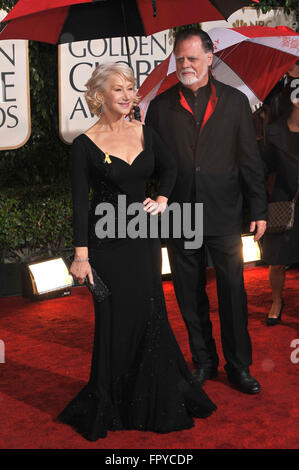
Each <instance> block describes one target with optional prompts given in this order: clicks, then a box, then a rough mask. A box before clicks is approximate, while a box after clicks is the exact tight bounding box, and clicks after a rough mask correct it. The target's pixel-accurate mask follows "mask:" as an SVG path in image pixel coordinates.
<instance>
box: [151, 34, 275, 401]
mask: <svg viewBox="0 0 299 470" xmlns="http://www.w3.org/2000/svg"><path fill="white" fill-rule="evenodd" d="M174 55H175V59H176V69H177V76H178V79H179V83H178V84H176V85H174V86H173V87H172V88H170V89H169V90H167V91H166V92H164V93H162V94H160V95H159V96H157V97H156V98H155V99H154V100H153V101H152V102H151V104H150V106H149V109H148V112H147V115H146V123H148V124H150V125H151V126H152V127H153V128H154V129H155V130H156V131H157V132H158V133H159V134H160V137H161V138H162V139H163V140H164V141H165V142H166V143H167V144H168V146H169V148H170V149H171V150H172V153H173V155H174V156H175V158H176V160H177V164H178V176H177V181H176V184H175V187H174V189H173V191H172V194H171V196H170V198H169V202H170V203H171V202H177V203H180V204H183V203H190V204H191V205H192V207H193V208H194V203H199V202H201V203H203V246H202V247H201V248H198V249H195V248H191V249H190V248H189V249H188V248H186V247H185V240H184V238H183V237H182V238H170V239H169V240H168V253H169V259H170V264H171V271H172V276H173V282H174V287H175V292H176V296H177V300H178V304H179V307H180V310H181V313H182V316H183V319H184V321H185V324H186V326H187V329H188V334H189V342H190V349H191V353H192V359H193V363H194V366H195V371H194V377H195V379H196V380H198V381H199V382H200V383H201V384H204V382H205V381H206V380H208V379H213V378H215V377H216V376H217V372H218V365H219V359H218V354H217V350H216V345H215V341H214V339H213V336H212V323H211V321H210V317H209V300H208V297H207V295H206V291H205V284H206V279H205V247H207V248H208V250H209V253H210V255H211V258H212V261H213V265H214V267H215V271H216V279H217V293H218V305H219V315H220V324H221V339H222V347H223V353H224V357H225V361H226V364H225V370H226V373H227V378H228V380H229V382H230V383H232V384H233V385H234V386H235V387H236V388H237V389H238V390H240V391H242V392H244V393H249V394H256V393H259V392H260V390H261V387H260V384H259V383H258V381H257V380H256V379H255V378H254V377H252V375H251V374H250V371H249V366H250V365H251V363H252V346H251V340H250V336H249V333H248V328H247V324H248V312H247V298H246V292H245V289H244V281H243V259H242V241H241V225H242V201H243V195H244V196H246V198H247V199H248V202H249V207H250V211H251V225H250V231H251V232H255V240H258V239H259V238H260V237H261V236H262V235H263V233H264V231H265V228H266V218H267V198H266V190H265V180H264V170H263V165H262V161H261V158H260V155H259V151H258V148H257V144H256V136H255V130H254V126H253V120H252V114H251V110H250V106H249V103H248V99H247V97H246V96H245V95H244V94H243V93H242V92H240V91H238V90H236V89H234V88H232V87H230V86H228V85H225V84H223V83H221V82H218V81H216V80H214V78H212V76H211V74H210V72H209V66H210V65H211V64H212V61H213V43H212V41H211V39H210V37H209V36H208V34H207V33H205V32H204V31H201V30H196V29H190V30H187V31H183V32H179V33H178V34H177V36H176V39H175V44H174ZM196 229H198V230H200V229H202V227H200V228H199V227H197V228H196Z"/></svg>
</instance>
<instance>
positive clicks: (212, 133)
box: [146, 78, 267, 235]
mask: <svg viewBox="0 0 299 470" xmlns="http://www.w3.org/2000/svg"><path fill="white" fill-rule="evenodd" d="M211 80H212V83H213V84H214V86H215V91H216V100H217V103H216V106H215V108H214V111H213V113H212V115H211V116H210V118H209V119H208V121H207V122H206V124H205V126H204V127H203V129H202V131H201V133H200V134H199V133H197V139H196V141H194V126H195V127H196V122H195V119H194V117H193V115H192V114H191V113H190V112H189V111H187V110H186V109H184V108H183V107H182V105H181V104H180V97H179V89H180V86H181V85H180V84H177V85H174V86H173V87H172V88H170V89H169V90H167V91H166V92H164V93H162V94H161V95H159V96H157V97H156V98H155V99H154V100H153V101H152V102H151V103H150V106H149V109H148V112H147V115H146V122H147V123H149V124H150V125H151V126H152V127H153V128H154V129H155V130H156V131H157V132H158V133H159V134H160V136H161V138H162V139H163V140H164V141H165V142H166V143H167V145H168V146H169V148H170V149H171V150H172V153H173V155H174V156H175V158H176V160H177V164H178V175H177V180H176V184H175V186H174V189H173V191H172V193H171V196H170V199H169V203H171V202H180V203H183V202H189V201H190V196H191V194H190V192H191V191H192V187H193V182H194V183H195V192H196V201H197V202H203V204H204V206H203V207H204V227H203V229H204V235H226V234H232V233H236V232H238V233H239V232H240V231H241V224H242V200H243V194H244V193H245V195H246V197H247V198H248V202H249V207H250V214H251V220H266V219H267V197H266V189H265V176H264V168H263V163H262V159H261V157H260V154H259V150H258V147H257V144H256V135H255V130H254V126H253V119H252V114H251V109H250V106H249V103H248V99H247V97H246V96H245V95H244V94H243V93H241V92H240V91H238V90H236V89H235V88H232V87H230V86H228V85H225V84H223V83H221V82H218V81H216V80H214V79H213V78H212V79H211Z"/></svg>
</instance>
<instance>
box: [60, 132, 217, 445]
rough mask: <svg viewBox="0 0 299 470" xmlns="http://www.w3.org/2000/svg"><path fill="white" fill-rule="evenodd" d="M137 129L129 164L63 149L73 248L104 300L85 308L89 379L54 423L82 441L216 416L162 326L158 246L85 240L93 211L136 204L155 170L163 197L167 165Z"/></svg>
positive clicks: (150, 136)
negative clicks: (82, 255) (85, 255)
mask: <svg viewBox="0 0 299 470" xmlns="http://www.w3.org/2000/svg"><path fill="white" fill-rule="evenodd" d="M143 132H144V150H143V151H142V152H141V153H140V154H139V155H138V156H137V157H136V159H135V160H134V161H133V163H132V164H131V165H129V164H127V163H126V162H125V161H123V160H121V159H119V158H117V157H115V156H111V155H110V156H109V159H108V161H107V158H106V162H105V154H104V153H103V152H102V151H101V150H100V149H99V148H98V147H97V146H96V145H95V144H94V142H93V141H92V140H90V139H89V138H88V137H87V136H86V135H85V134H81V135H80V136H78V137H77V138H76V139H75V140H74V143H73V145H72V188H73V210H74V211H73V214H74V242H75V246H88V248H89V258H90V264H91V265H92V266H93V267H94V268H95V269H96V271H97V272H98V274H99V275H100V276H101V277H102V279H103V280H104V282H105V283H106V284H107V285H108V286H109V287H110V289H111V292H112V295H111V296H110V297H108V298H107V299H106V300H104V301H103V302H102V303H100V304H97V303H96V302H94V308H95V329H94V331H95V334H94V347H93V355H92V363H91V372H90V379H89V382H88V384H87V385H86V386H85V387H84V388H83V389H82V390H81V391H80V393H79V394H78V395H77V396H76V397H75V398H74V399H73V400H72V401H71V402H70V403H69V404H68V405H67V406H66V408H65V409H64V410H63V411H62V413H61V414H60V415H59V419H60V420H61V421H62V422H64V423H67V424H70V425H72V426H73V427H74V428H75V429H76V430H77V431H78V432H79V433H81V434H82V435H83V436H84V437H85V438H86V439H88V440H91V441H94V440H97V439H98V438H100V437H105V436H106V434H107V430H121V429H126V430H129V429H137V430H142V431H154V432H159V433H167V432H170V431H175V430H181V429H186V428H190V427H192V426H193V424H194V422H193V417H198V418H203V417H207V416H208V415H210V414H211V412H212V411H213V410H215V409H216V406H215V405H214V404H213V403H212V402H211V400H210V399H209V398H208V396H207V395H206V394H205V392H204V391H203V390H202V388H201V387H200V386H199V385H198V384H197V383H195V382H194V381H193V377H192V374H191V373H190V371H189V369H188V366H187V364H186V362H185V360H184V357H183V355H182V353H181V351H180V349H179V346H178V344H177V342H176V339H175V337H174V334H173V332H172V330H171V328H170V325H169V323H168V319H167V314H166V309H165V301H164V296H163V289H162V282H161V245H160V241H159V239H152V238H148V237H147V238H136V239H132V238H129V237H127V238H120V237H119V238H117V237H116V238H115V239H102V240H100V239H99V238H98V237H97V236H96V235H95V224H96V221H97V220H98V219H99V216H95V214H94V212H95V207H96V206H97V204H98V203H99V202H109V203H111V204H112V205H114V207H115V208H116V206H117V200H118V199H117V198H118V196H119V195H120V194H125V195H126V196H127V197H128V201H127V202H128V203H130V202H142V201H143V200H144V199H145V188H146V182H147V180H148V179H149V177H150V176H151V174H152V173H153V171H154V168H155V167H156V168H157V169H158V172H159V174H160V188H159V194H161V195H165V196H166V197H167V196H169V193H170V191H171V189H172V186H173V184H174V179H175V176H176V169H175V165H174V163H172V161H171V156H169V154H168V150H167V148H165V146H164V145H163V144H162V142H161V141H160V139H159V137H158V136H157V134H155V133H154V131H153V130H152V129H151V128H149V127H144V129H143ZM109 162H110V163H109ZM90 185H91V187H92V188H93V198H92V201H91V204H90V208H89V211H88V191H89V186H90ZM147 217H153V216H150V215H148V216H147ZM116 219H117V213H116Z"/></svg>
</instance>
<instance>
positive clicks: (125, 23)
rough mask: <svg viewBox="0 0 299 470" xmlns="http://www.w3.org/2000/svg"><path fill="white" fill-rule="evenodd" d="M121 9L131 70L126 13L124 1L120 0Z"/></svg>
mask: <svg viewBox="0 0 299 470" xmlns="http://www.w3.org/2000/svg"><path fill="white" fill-rule="evenodd" d="M121 9H122V14H123V20H124V29H125V41H126V48H127V56H128V64H129V66H130V67H131V69H132V68H133V67H132V61H131V53H130V46H129V38H128V27H127V18H126V13H125V6H124V0H121Z"/></svg>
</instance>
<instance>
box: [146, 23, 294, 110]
mask: <svg viewBox="0 0 299 470" xmlns="http://www.w3.org/2000/svg"><path fill="white" fill-rule="evenodd" d="M208 34H209V36H210V37H211V39H212V41H213V44H214V59H213V64H212V67H211V72H212V74H213V76H214V77H215V78H216V79H217V80H219V81H221V82H223V83H226V84H227V85H231V86H233V87H235V88H238V89H239V90H241V91H242V92H243V93H245V94H246V95H247V97H248V99H249V102H250V104H251V106H252V107H254V106H256V105H258V104H260V103H261V102H262V101H263V100H264V99H265V97H266V96H267V95H268V93H269V92H270V91H271V90H272V88H273V87H274V85H275V84H276V83H277V82H278V81H279V80H280V78H281V77H282V76H283V75H284V74H285V73H286V72H287V71H288V70H289V69H290V67H291V66H292V65H293V64H294V63H295V62H296V61H297V60H298V57H299V33H296V32H295V31H293V30H292V29H290V28H287V27H286V26H277V27H275V28H272V27H266V26H265V27H263V26H244V27H242V28H213V29H211V30H210V31H208ZM175 70H176V66H175V58H174V55H173V53H172V54H171V55H170V56H169V57H168V58H167V59H165V61H163V62H162V63H161V64H159V65H158V67H156V68H155V69H154V70H153V71H152V73H151V74H150V75H149V76H148V77H147V79H146V80H145V81H144V82H143V84H142V86H141V88H140V89H139V95H140V96H141V97H142V101H141V104H140V105H141V107H142V108H143V111H144V112H146V111H147V107H148V105H149V103H150V101H151V100H152V99H153V98H154V97H155V96H156V95H157V94H160V93H162V92H163V91H165V90H167V89H168V88H170V87H171V86H172V85H174V84H175V83H177V82H178V79H177V77H176V72H175Z"/></svg>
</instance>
